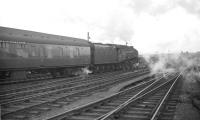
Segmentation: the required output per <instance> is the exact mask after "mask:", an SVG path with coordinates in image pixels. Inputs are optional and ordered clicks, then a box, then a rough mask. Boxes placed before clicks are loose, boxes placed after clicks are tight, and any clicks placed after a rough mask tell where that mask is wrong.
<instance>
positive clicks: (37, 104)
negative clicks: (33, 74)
mask: <svg viewBox="0 0 200 120" xmlns="http://www.w3.org/2000/svg"><path fill="white" fill-rule="evenodd" d="M145 73H146V72H144V73H140V74H137V75H136V74H133V73H130V74H122V75H119V76H118V77H116V76H113V77H111V78H109V79H106V80H102V79H101V80H100V82H98V81H97V82H93V83H92V84H86V85H79V86H76V87H74V88H70V90H67V91H65V92H64V91H57V92H56V93H54V94H51V95H49V94H47V95H45V96H37V97H32V98H28V99H25V100H23V101H22V100H20V101H15V102H13V101H11V103H8V104H4V105H2V118H3V119H8V118H9V119H10V118H12V119H26V118H27V116H31V115H38V114H42V113H43V112H47V111H49V110H51V109H54V108H60V107H62V106H64V105H68V104H70V103H71V102H74V101H75V100H77V99H80V98H81V97H86V96H89V95H91V94H93V93H95V92H98V91H101V90H105V89H108V88H109V87H110V86H112V85H114V84H118V83H120V82H124V81H127V80H130V79H131V78H133V77H136V76H138V75H141V74H145ZM65 89H69V88H65Z"/></svg>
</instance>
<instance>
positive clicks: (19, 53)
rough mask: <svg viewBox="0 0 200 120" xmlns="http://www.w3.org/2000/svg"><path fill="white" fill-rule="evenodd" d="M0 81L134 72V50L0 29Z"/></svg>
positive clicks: (135, 65) (136, 59)
mask: <svg viewBox="0 0 200 120" xmlns="http://www.w3.org/2000/svg"><path fill="white" fill-rule="evenodd" d="M0 56H1V57H0V78H11V79H27V76H28V75H30V74H50V75H52V76H53V77H56V76H70V75H74V74H75V73H76V72H77V71H80V70H81V69H83V68H88V69H89V70H90V71H92V72H93V73H98V72H102V71H104V72H105V71H115V70H130V69H131V70H133V69H135V68H136V67H137V65H138V51H137V50H136V49H135V48H134V47H133V46H126V45H116V44H102V43H92V42H90V41H88V40H85V39H79V38H74V37H67V36H60V35H52V34H46V33H40V32H34V31H28V30H20V29H14V28H8V27H0Z"/></svg>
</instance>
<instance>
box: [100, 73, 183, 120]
mask: <svg viewBox="0 0 200 120" xmlns="http://www.w3.org/2000/svg"><path fill="white" fill-rule="evenodd" d="M179 77H180V74H179V75H178V76H177V77H176V79H173V80H170V81H167V82H165V83H164V84H162V85H160V86H158V87H156V88H154V89H152V90H151V91H149V92H147V93H145V94H143V95H141V96H139V97H137V98H131V99H130V100H129V101H127V102H126V103H124V104H123V105H121V106H120V107H118V108H116V109H115V110H113V111H111V112H110V113H108V114H107V115H105V116H103V117H101V118H99V119H98V120H157V119H159V120H160V118H159V117H161V118H162V117H163V116H161V115H166V114H165V113H164V112H163V113H162V112H161V108H162V107H163V105H164V101H165V102H166V103H168V104H169V105H170V106H173V107H172V108H173V109H174V108H175V106H174V105H175V104H174V100H177V99H178V98H177V96H176V97H175V96H173V95H172V96H171V99H172V101H173V102H172V103H170V102H169V101H168V100H169V99H168V97H169V96H170V94H172V93H173V90H175V89H176V88H175V87H176V85H177V81H178V79H179ZM172 97H175V98H172ZM169 108H170V107H169ZM170 109H171V108H170ZM167 115H171V114H167ZM168 120H170V119H168Z"/></svg>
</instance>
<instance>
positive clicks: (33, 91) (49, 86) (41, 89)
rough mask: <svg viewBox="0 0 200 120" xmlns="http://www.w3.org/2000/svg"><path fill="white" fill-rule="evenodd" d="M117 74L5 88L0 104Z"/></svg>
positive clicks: (1, 94)
mask: <svg viewBox="0 0 200 120" xmlns="http://www.w3.org/2000/svg"><path fill="white" fill-rule="evenodd" d="M117 74H120V73H119V72H117V73H110V74H104V76H102V75H99V76H90V77H87V78H86V79H83V78H81V77H79V78H74V79H72V78H71V79H68V80H66V79H61V80H59V81H58V80H56V81H51V82H47V83H44V84H42V83H41V84H39V85H31V86H26V87H22V88H18V89H9V88H7V89H6V90H5V91H4V90H3V91H1V92H0V98H1V99H0V104H5V103H9V102H12V101H14V100H20V99H24V98H30V97H33V96H36V95H38V94H39V95H45V94H46V93H48V94H49V93H50V92H55V91H59V90H63V89H66V88H69V89H70V88H72V87H75V86H77V85H80V84H85V83H87V84H89V83H93V82H94V81H100V80H102V79H109V78H111V77H110V76H112V77H115V76H116V75H117Z"/></svg>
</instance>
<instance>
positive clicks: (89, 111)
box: [49, 74, 176, 120]
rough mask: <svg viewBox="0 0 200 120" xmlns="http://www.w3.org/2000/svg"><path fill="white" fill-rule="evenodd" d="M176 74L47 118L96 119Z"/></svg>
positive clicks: (60, 119) (63, 119)
mask: <svg viewBox="0 0 200 120" xmlns="http://www.w3.org/2000/svg"><path fill="white" fill-rule="evenodd" d="M175 77H176V75H174V74H173V75H169V76H168V78H167V79H166V78H163V77H162V78H159V79H157V80H156V79H154V80H151V81H148V82H144V83H141V84H139V85H137V86H135V87H131V88H128V89H126V90H124V91H121V92H119V93H116V94H114V95H111V96H109V97H107V98H104V99H101V100H98V101H95V102H92V103H88V104H87V105H84V106H81V107H78V108H75V109H73V110H70V111H67V112H65V113H63V114H61V115H57V116H55V117H52V118H50V119H49V120H96V119H101V118H102V117H104V116H105V115H107V114H108V113H109V112H110V111H112V110H115V109H117V108H118V107H121V106H123V104H124V103H126V102H127V101H130V99H133V98H136V97H137V96H141V95H142V94H145V93H146V92H147V91H150V90H151V89H153V88H155V87H158V86H160V85H161V84H164V83H166V82H169V81H171V80H172V79H174V78H175ZM168 79H170V80H168Z"/></svg>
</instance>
